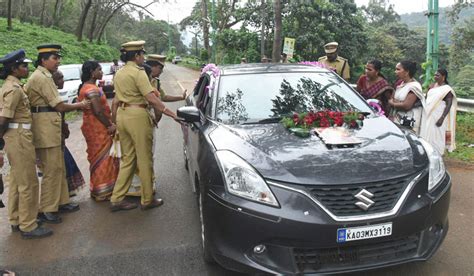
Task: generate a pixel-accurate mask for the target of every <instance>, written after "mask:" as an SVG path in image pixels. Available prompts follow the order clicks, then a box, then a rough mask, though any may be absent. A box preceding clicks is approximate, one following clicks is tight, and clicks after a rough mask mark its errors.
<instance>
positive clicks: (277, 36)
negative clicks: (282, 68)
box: [272, 0, 282, 62]
mask: <svg viewBox="0 0 474 276" xmlns="http://www.w3.org/2000/svg"><path fill="white" fill-rule="evenodd" d="M273 10H274V12H275V15H274V16H275V17H274V22H275V28H274V29H273V51H272V61H273V62H279V61H280V55H281V44H282V40H281V32H282V19H281V18H282V15H281V0H274V1H273Z"/></svg>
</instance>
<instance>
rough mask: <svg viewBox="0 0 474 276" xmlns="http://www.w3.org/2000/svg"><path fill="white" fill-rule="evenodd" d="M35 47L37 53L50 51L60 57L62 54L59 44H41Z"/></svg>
mask: <svg viewBox="0 0 474 276" xmlns="http://www.w3.org/2000/svg"><path fill="white" fill-rule="evenodd" d="M36 49H38V54H44V53H51V54H55V55H57V56H60V57H61V56H62V55H61V49H62V46H61V45H59V44H43V45H39V46H38V47H36Z"/></svg>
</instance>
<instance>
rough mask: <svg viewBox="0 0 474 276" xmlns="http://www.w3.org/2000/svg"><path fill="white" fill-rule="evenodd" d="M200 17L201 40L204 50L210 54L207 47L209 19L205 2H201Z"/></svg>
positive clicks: (209, 49)
mask: <svg viewBox="0 0 474 276" xmlns="http://www.w3.org/2000/svg"><path fill="white" fill-rule="evenodd" d="M201 17H202V23H201V24H202V38H203V42H204V48H205V49H206V51H207V52H208V53H210V52H211V48H210V47H209V23H210V22H209V17H208V16H207V0H201Z"/></svg>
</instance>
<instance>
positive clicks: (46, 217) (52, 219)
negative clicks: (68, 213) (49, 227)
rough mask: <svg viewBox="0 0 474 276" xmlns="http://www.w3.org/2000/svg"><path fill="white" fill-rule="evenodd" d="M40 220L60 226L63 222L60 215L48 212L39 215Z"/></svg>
mask: <svg viewBox="0 0 474 276" xmlns="http://www.w3.org/2000/svg"><path fill="white" fill-rule="evenodd" d="M38 219H40V220H41V221H42V222H45V223H51V224H58V223H61V222H62V221H63V220H62V219H61V218H60V217H59V216H58V215H55V214H53V213H47V212H44V213H39V214H38Z"/></svg>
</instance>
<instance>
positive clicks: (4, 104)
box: [0, 76, 31, 124]
mask: <svg viewBox="0 0 474 276" xmlns="http://www.w3.org/2000/svg"><path fill="white" fill-rule="evenodd" d="M0 109H1V112H0V116H2V117H5V118H9V119H12V122H13V123H23V124H31V111H30V102H29V101H28V97H27V96H26V94H25V91H24V90H23V87H21V83H20V80H19V79H17V78H16V77H14V76H8V77H7V79H6V80H5V83H4V84H3V86H2V89H1V90H0Z"/></svg>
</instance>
